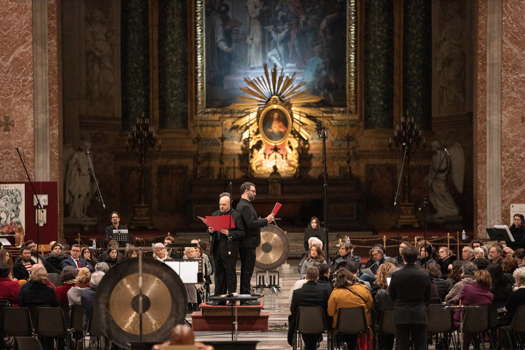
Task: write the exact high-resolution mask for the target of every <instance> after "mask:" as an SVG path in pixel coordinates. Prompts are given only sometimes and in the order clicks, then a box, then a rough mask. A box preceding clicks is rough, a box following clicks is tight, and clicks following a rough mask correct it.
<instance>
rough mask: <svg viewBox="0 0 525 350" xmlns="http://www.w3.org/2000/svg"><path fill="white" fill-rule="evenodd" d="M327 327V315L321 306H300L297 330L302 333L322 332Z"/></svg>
mask: <svg viewBox="0 0 525 350" xmlns="http://www.w3.org/2000/svg"><path fill="white" fill-rule="evenodd" d="M325 329H327V326H326V317H325V312H324V309H323V308H322V307H321V306H299V322H298V324H297V331H299V332H300V333H302V334H320V333H323V331H324V330H325Z"/></svg>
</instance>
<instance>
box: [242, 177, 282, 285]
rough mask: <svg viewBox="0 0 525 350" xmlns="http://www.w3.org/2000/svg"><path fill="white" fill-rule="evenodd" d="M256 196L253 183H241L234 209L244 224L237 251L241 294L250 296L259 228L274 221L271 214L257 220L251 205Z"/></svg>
mask: <svg viewBox="0 0 525 350" xmlns="http://www.w3.org/2000/svg"><path fill="white" fill-rule="evenodd" d="M256 194H257V192H256V190H255V185H254V184H253V183H251V182H245V183H243V184H242V185H241V199H240V200H239V203H237V208H236V209H237V211H238V212H239V214H241V217H242V221H243V224H244V238H243V239H242V240H241V244H240V251H239V253H240V254H239V255H240V256H241V290H240V292H241V294H250V290H251V288H250V280H251V279H252V274H253V269H254V268H255V248H257V246H259V244H260V243H261V227H264V226H266V225H268V224H269V223H271V222H273V221H274V219H275V218H274V217H273V215H272V214H270V215H268V216H267V217H266V218H264V219H261V218H259V216H258V215H257V212H256V211H255V208H254V207H253V204H252V202H253V201H254V200H255V196H256Z"/></svg>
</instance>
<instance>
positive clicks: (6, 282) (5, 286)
mask: <svg viewBox="0 0 525 350" xmlns="http://www.w3.org/2000/svg"><path fill="white" fill-rule="evenodd" d="M10 273H11V268H10V267H9V265H7V264H0V299H7V300H9V302H10V303H11V305H18V303H19V300H18V296H19V294H20V285H19V284H18V282H17V281H13V280H12V279H11V278H9V274H10Z"/></svg>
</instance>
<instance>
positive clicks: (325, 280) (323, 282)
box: [317, 264, 333, 295]
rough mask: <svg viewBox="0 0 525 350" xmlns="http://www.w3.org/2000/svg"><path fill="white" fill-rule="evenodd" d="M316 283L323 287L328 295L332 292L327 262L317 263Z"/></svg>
mask: <svg viewBox="0 0 525 350" xmlns="http://www.w3.org/2000/svg"><path fill="white" fill-rule="evenodd" d="M317 283H318V284H319V285H320V286H322V287H324V288H325V289H326V290H327V291H328V294H329V295H330V293H332V289H333V286H332V281H331V280H330V266H328V264H321V265H319V280H318V281H317Z"/></svg>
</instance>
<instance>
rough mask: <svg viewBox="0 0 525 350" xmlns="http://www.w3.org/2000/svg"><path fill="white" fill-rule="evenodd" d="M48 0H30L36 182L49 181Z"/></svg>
mask: <svg viewBox="0 0 525 350" xmlns="http://www.w3.org/2000/svg"><path fill="white" fill-rule="evenodd" d="M47 6H48V4H47V0H33V6H32V9H33V13H32V15H33V99H34V102H33V115H34V121H35V124H34V128H35V129H34V135H35V178H34V180H35V181H49V180H50V176H51V169H50V154H51V152H50V138H49V75H48V36H47V17H48V14H47Z"/></svg>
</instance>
